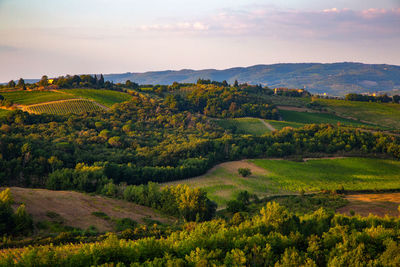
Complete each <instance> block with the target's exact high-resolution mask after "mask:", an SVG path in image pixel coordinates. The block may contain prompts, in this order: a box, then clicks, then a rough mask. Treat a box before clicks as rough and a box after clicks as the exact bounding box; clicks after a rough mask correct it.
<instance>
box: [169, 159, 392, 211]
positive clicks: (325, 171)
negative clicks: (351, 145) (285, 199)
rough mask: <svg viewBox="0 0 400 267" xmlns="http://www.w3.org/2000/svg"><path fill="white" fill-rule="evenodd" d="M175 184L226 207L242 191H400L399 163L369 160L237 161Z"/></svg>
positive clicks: (265, 194) (260, 194)
mask: <svg viewBox="0 0 400 267" xmlns="http://www.w3.org/2000/svg"><path fill="white" fill-rule="evenodd" d="M242 167H247V168H250V169H251V170H252V175H251V176H250V177H247V178H243V177H241V176H239V175H238V173H237V169H238V168H242ZM172 184H187V185H189V186H190V187H200V188H203V189H204V190H205V191H206V192H207V194H208V196H209V198H210V199H211V200H213V201H215V202H217V203H218V206H219V207H224V206H225V205H226V203H227V202H228V201H229V200H232V199H234V198H235V197H236V196H237V194H238V193H239V192H240V191H242V190H247V191H249V192H250V193H253V194H257V195H258V196H260V197H263V196H269V195H275V194H295V193H298V192H299V191H301V190H305V191H306V192H311V191H320V190H322V189H339V187H340V186H343V187H344V188H345V189H347V190H364V189H372V190H373V189H393V188H400V162H399V161H392V160H383V159H368V158H337V159H313V160H308V161H306V162H294V161H289V160H271V159H255V160H247V161H234V162H226V163H222V164H219V165H217V166H216V167H214V168H213V169H212V170H210V171H209V172H208V173H206V174H205V175H202V176H199V177H195V178H191V179H187V180H182V181H175V182H170V183H167V184H166V185H172Z"/></svg>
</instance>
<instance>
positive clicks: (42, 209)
mask: <svg viewBox="0 0 400 267" xmlns="http://www.w3.org/2000/svg"><path fill="white" fill-rule="evenodd" d="M11 193H12V196H13V198H14V201H15V205H16V206H17V205H20V204H21V203H24V204H25V205H26V209H27V211H28V213H30V214H32V217H33V220H34V221H35V222H38V221H50V220H51V218H49V216H48V214H49V212H52V213H57V214H59V215H60V216H61V218H62V219H63V222H64V225H67V226H72V227H78V228H81V229H87V228H88V227H89V226H95V227H96V228H97V229H98V230H100V231H111V230H113V227H114V224H113V222H112V220H105V219H102V218H99V217H97V216H95V215H93V214H92V213H93V212H104V213H105V214H107V215H108V216H109V217H110V218H111V219H113V218H130V219H132V220H134V221H136V222H139V223H143V222H144V221H143V219H144V218H148V219H152V220H156V221H160V222H163V223H171V222H172V221H173V218H167V217H165V216H162V215H160V214H158V213H156V212H155V211H154V210H152V209H151V208H148V207H144V206H140V205H136V204H134V203H130V202H126V201H123V200H118V199H112V198H106V197H102V196H95V195H93V196H91V195H88V194H83V193H78V192H73V191H52V190H46V189H28V188H20V187H11Z"/></svg>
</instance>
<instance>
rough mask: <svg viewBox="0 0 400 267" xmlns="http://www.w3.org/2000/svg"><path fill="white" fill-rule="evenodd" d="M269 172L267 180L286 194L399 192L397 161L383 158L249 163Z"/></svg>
mask: <svg viewBox="0 0 400 267" xmlns="http://www.w3.org/2000/svg"><path fill="white" fill-rule="evenodd" d="M251 162H253V163H254V164H256V165H257V166H259V167H262V168H264V169H266V170H268V171H269V172H270V174H269V175H268V179H270V180H272V181H273V184H276V185H278V188H279V189H281V190H286V191H300V190H302V189H303V190H305V191H318V190H322V189H339V187H340V186H343V187H344V188H345V189H346V190H366V189H400V162H399V161H392V160H383V159H367V158H338V159H317V160H309V161H307V162H294V161H287V160H266V159H256V160H251Z"/></svg>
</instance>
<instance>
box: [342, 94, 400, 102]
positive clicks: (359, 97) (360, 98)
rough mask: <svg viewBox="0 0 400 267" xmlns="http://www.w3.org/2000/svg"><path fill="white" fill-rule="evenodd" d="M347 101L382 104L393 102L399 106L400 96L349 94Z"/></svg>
mask: <svg viewBox="0 0 400 267" xmlns="http://www.w3.org/2000/svg"><path fill="white" fill-rule="evenodd" d="M345 99H346V100H348V101H362V102H381V103H390V102H392V103H397V104H399V103H400V95H394V96H388V95H386V94H384V95H378V96H372V95H362V94H347V95H346V97H345Z"/></svg>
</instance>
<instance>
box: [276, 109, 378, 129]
mask: <svg viewBox="0 0 400 267" xmlns="http://www.w3.org/2000/svg"><path fill="white" fill-rule="evenodd" d="M279 113H280V114H281V116H282V118H283V120H284V121H288V122H295V123H304V124H310V123H316V124H320V123H331V124H337V123H338V122H340V123H341V124H344V125H350V126H371V125H368V124H366V123H362V122H358V121H355V120H350V119H344V118H341V117H338V116H336V115H333V114H329V113H313V112H299V111H292V110H280V111H279Z"/></svg>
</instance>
